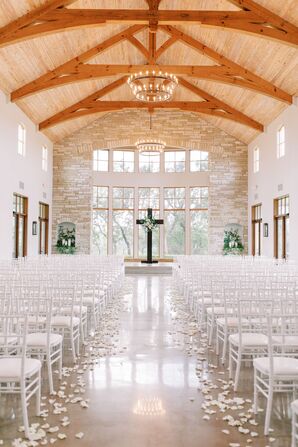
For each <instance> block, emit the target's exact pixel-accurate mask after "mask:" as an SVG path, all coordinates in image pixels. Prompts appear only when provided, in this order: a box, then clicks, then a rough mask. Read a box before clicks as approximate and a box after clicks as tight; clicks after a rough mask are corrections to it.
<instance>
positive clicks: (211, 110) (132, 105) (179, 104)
mask: <svg viewBox="0 0 298 447" xmlns="http://www.w3.org/2000/svg"><path fill="white" fill-rule="evenodd" d="M121 109H149V110H154V109H180V110H184V111H190V112H195V113H203V114H207V115H213V116H218V117H220V118H225V119H229V120H232V121H237V120H236V119H235V117H234V116H233V115H232V114H230V113H227V112H225V111H224V110H221V109H220V108H218V107H216V106H215V105H214V104H210V103H208V102H207V101H205V102H201V101H198V102H194V101H170V102H161V103H154V104H150V105H148V104H147V103H143V102H138V101H94V102H93V104H90V105H88V107H85V108H81V109H78V110H77V112H74V113H72V114H71V115H69V114H68V115H66V116H65V117H64V119H63V121H67V120H70V119H75V118H79V117H82V116H86V115H91V114H93V113H100V112H107V111H114V110H121ZM238 122H239V120H238ZM60 123H61V121H60ZM242 124H243V123H242ZM53 125H54V124H53V123H47V120H46V121H43V122H42V123H40V124H39V129H40V130H44V129H47V128H49V127H51V126H53ZM246 125H248V124H246ZM250 127H253V128H254V129H256V130H258V131H263V126H262V124H260V123H256V122H254V123H250Z"/></svg>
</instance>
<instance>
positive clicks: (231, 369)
mask: <svg viewBox="0 0 298 447" xmlns="http://www.w3.org/2000/svg"><path fill="white" fill-rule="evenodd" d="M232 363H233V362H232V345H231V344H230V349H229V379H233V364H232Z"/></svg>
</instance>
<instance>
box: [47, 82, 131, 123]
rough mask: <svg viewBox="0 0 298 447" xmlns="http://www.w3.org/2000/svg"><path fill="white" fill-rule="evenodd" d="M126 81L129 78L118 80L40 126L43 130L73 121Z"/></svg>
mask: <svg viewBox="0 0 298 447" xmlns="http://www.w3.org/2000/svg"><path fill="white" fill-rule="evenodd" d="M126 81H127V76H124V77H123V78H120V79H117V80H116V81H114V82H112V83H111V84H108V85H106V86H105V87H103V88H102V89H100V90H98V91H96V92H95V93H92V94H91V95H89V96H87V97H86V98H84V99H82V100H81V101H78V102H76V103H75V104H72V105H71V106H69V107H67V108H66V109H64V110H62V111H61V112H58V113H56V114H55V115H53V116H51V117H50V118H48V119H46V120H45V121H43V122H42V123H41V124H40V127H41V129H45V128H47V127H51V126H54V125H56V124H59V123H61V122H63V121H66V120H68V119H71V117H72V116H73V115H74V114H75V113H76V112H78V111H79V110H82V109H87V108H90V107H92V105H93V103H94V102H96V101H97V100H98V99H100V98H102V97H103V96H105V95H107V94H108V93H110V92H112V91H113V90H115V89H117V88H118V87H121V86H122V85H123V84H124V83H125V82H126Z"/></svg>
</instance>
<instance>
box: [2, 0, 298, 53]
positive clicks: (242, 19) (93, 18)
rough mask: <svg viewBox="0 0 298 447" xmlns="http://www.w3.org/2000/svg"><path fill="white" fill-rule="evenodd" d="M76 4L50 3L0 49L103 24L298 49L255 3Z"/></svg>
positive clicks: (293, 37) (9, 30) (277, 20)
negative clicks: (186, 28)
mask: <svg viewBox="0 0 298 447" xmlns="http://www.w3.org/2000/svg"><path fill="white" fill-rule="evenodd" d="M74 1H75V0H64V1H63V0H61V1H59V0H49V1H48V2H46V4H45V5H43V6H42V7H39V8H37V9H35V10H33V11H32V12H30V13H28V14H26V15H25V16H23V17H20V18H19V19H17V20H15V21H14V22H12V23H10V24H8V25H6V26H4V27H3V28H1V29H0V45H8V44H11V43H14V42H17V41H22V40H25V39H29V38H32V37H36V36H40V35H43V34H48V33H55V32H59V31H63V30H67V29H73V28H80V27H86V26H97V25H103V24H119V23H120V24H123V23H128V24H131V25H149V27H150V30H151V32H153V33H154V32H155V31H156V29H157V26H158V24H159V25H171V24H183V25H185V24H200V26H209V27H220V28H227V29H231V30H236V31H241V32H246V33H252V34H255V35H258V36H262V37H267V38H271V39H276V40H279V41H281V42H284V43H286V44H290V45H298V28H297V27H296V26H295V25H293V24H291V23H290V22H288V21H286V20H284V19H283V18H282V17H280V16H278V15H277V14H274V13H273V12H271V11H269V10H268V9H266V8H264V7H262V6H260V5H259V4H258V3H256V2H255V1H253V0H229V1H230V2H231V3H233V4H235V5H236V6H238V7H239V9H240V11H207V10H206V11H205V10H199V11H193V10H159V9H158V6H159V1H157V0H152V1H148V4H149V9H148V10H141V9H140V10H139V9H137V10H133V9H68V8H67V6H68V5H69V4H71V3H74Z"/></svg>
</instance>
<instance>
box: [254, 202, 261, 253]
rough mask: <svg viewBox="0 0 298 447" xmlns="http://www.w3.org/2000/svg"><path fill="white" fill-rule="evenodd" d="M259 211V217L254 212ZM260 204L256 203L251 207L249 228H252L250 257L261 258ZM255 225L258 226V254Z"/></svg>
mask: <svg viewBox="0 0 298 447" xmlns="http://www.w3.org/2000/svg"><path fill="white" fill-rule="evenodd" d="M258 210H260V215H258V213H257V212H256V211H258ZM262 221H263V219H262V204H261V203H258V204H256V205H253V206H252V207H251V226H252V227H251V228H252V238H251V243H252V247H251V248H252V250H251V252H252V255H253V256H261V250H262V249H261V236H262V230H261V229H262ZM255 224H258V233H259V252H258V253H256V228H255Z"/></svg>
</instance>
